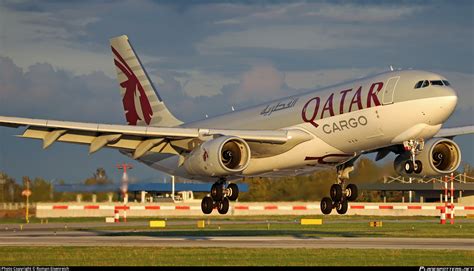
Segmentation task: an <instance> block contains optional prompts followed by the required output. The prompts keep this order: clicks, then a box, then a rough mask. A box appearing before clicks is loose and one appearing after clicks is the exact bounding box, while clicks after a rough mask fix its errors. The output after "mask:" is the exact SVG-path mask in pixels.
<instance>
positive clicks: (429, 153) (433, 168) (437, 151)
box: [394, 138, 461, 176]
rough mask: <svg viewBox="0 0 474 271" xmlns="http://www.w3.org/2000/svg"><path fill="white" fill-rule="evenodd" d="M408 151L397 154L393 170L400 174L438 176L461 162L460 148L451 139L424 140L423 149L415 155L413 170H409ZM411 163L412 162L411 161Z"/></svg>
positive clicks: (409, 156) (452, 170) (451, 169)
mask: <svg viewBox="0 0 474 271" xmlns="http://www.w3.org/2000/svg"><path fill="white" fill-rule="evenodd" d="M409 163H412V161H411V155H410V152H408V151H407V152H405V153H402V154H400V155H399V156H397V158H396V159H395V161H394V167H395V170H396V171H397V172H398V173H399V174H401V175H408V176H410V175H417V176H438V175H444V174H449V173H451V172H454V171H455V170H456V169H457V168H458V167H459V164H460V163H461V150H460V149H459V146H458V145H457V144H456V143H455V142H454V141H452V140H450V139H447V138H432V139H430V140H428V141H426V142H425V144H424V147H423V150H422V151H420V152H419V153H418V154H417V155H416V162H415V164H416V165H417V166H415V170H414V171H413V172H412V170H409V168H410V166H409V165H408V164H409ZM412 164H413V163H412Z"/></svg>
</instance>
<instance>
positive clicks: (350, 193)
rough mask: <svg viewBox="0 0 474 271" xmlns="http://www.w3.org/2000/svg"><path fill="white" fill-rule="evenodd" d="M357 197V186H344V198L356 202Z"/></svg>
mask: <svg viewBox="0 0 474 271" xmlns="http://www.w3.org/2000/svg"><path fill="white" fill-rule="evenodd" d="M358 195H359V190H358V189H357V185H355V184H348V185H347V186H346V198H347V200H348V201H354V200H356V199H357V196H358Z"/></svg>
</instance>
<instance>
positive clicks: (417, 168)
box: [403, 139, 425, 174]
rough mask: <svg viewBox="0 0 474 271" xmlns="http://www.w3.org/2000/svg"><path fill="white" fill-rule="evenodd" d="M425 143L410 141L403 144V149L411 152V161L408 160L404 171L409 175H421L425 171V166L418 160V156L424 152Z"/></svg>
mask: <svg viewBox="0 0 474 271" xmlns="http://www.w3.org/2000/svg"><path fill="white" fill-rule="evenodd" d="M424 145H425V144H424V141H423V139H421V140H408V141H405V142H403V147H404V148H405V150H406V151H409V152H410V158H411V159H410V160H407V161H406V162H405V164H404V165H403V169H404V170H405V173H407V174H412V173H416V174H420V173H421V172H422V171H423V164H422V163H421V161H420V160H416V155H417V154H418V153H419V152H420V151H422V150H423V148H424Z"/></svg>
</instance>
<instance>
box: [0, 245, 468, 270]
mask: <svg viewBox="0 0 474 271" xmlns="http://www.w3.org/2000/svg"><path fill="white" fill-rule="evenodd" d="M0 255H2V256H1V257H0V265H3V266H5V265H48V266H49V265H68V266H71V265H72V266H78V265H88V266H90V265H92V266H95V265H98V266H102V265H122V266H123V265H168V266H172V265H186V266H208V265H261V266H275V265H276V266H281V265H283V266H285V265H301V266H304V265H309V266H314V265H319V266H324V265H346V266H347V265H349V266H354V265H356V266H359V265H363V266H364V265H365V266H374V265H375V266H381V265H415V266H416V265H418V266H420V265H430V266H433V265H435V266H439V265H451V266H452V265H471V266H472V265H474V252H472V251H449V250H391V249H385V250H382V249H364V250H361V249H344V250H340V249H304V248H303V249H271V248H269V249H266V248H264V249H240V248H239V249H223V248H151V247H140V248H134V247H116V248H114V247H100V248H96V247H41V248H40V247H37V248H31V247H0Z"/></svg>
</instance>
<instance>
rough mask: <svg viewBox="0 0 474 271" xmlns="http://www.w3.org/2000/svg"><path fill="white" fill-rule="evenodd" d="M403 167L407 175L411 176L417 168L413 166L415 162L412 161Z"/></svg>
mask: <svg viewBox="0 0 474 271" xmlns="http://www.w3.org/2000/svg"><path fill="white" fill-rule="evenodd" d="M403 167H404V169H405V172H406V173H407V174H411V173H413V170H414V167H415V166H414V165H413V161H412V160H408V161H406V162H405V165H404V166H403Z"/></svg>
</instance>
